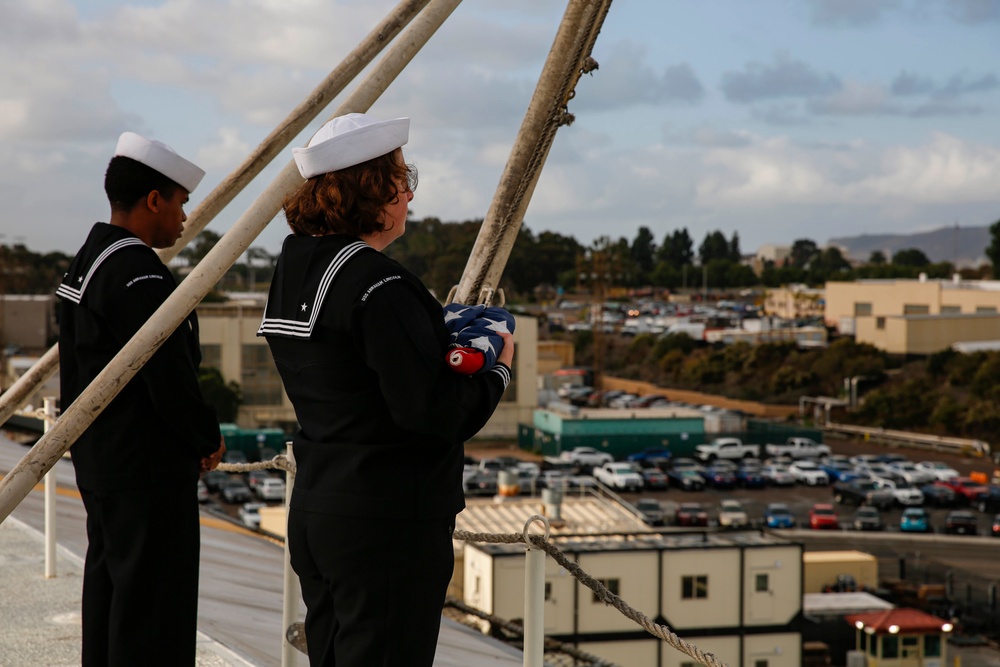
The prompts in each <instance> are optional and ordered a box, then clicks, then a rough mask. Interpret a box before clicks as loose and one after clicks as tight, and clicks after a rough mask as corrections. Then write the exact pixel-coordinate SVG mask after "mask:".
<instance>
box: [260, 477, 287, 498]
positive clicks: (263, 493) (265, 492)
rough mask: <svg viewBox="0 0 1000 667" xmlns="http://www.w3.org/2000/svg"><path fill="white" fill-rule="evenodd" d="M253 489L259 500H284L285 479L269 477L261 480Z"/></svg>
mask: <svg viewBox="0 0 1000 667" xmlns="http://www.w3.org/2000/svg"><path fill="white" fill-rule="evenodd" d="M254 491H255V492H256V494H257V497H258V498H260V499H261V500H284V499H285V480H283V479H278V478H277V477H269V478H267V479H265V480H261V481H260V483H258V484H257V488H256V489H254Z"/></svg>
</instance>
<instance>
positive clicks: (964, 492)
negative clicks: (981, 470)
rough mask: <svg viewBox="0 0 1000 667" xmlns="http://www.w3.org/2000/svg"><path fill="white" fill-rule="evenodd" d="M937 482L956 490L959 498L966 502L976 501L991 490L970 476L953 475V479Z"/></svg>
mask: <svg viewBox="0 0 1000 667" xmlns="http://www.w3.org/2000/svg"><path fill="white" fill-rule="evenodd" d="M937 483H938V484H943V485H944V486H947V487H948V488H949V489H951V490H952V491H954V492H955V495H956V496H957V497H958V500H959V501H960V502H964V503H974V502H976V501H977V500H979V497H980V496H981V495H983V494H984V493H988V492H989V487H987V486H986V485H985V484H982V483H980V482H977V481H975V480H974V479H972V478H970V477H952V478H951V479H946V480H939V481H938V482H937Z"/></svg>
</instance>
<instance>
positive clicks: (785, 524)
mask: <svg viewBox="0 0 1000 667" xmlns="http://www.w3.org/2000/svg"><path fill="white" fill-rule="evenodd" d="M764 524H765V525H767V527H768V528H795V515H793V514H792V512H791V510H789V509H788V505H785V504H784V503H771V504H770V505H768V506H767V509H766V510H765V511H764Z"/></svg>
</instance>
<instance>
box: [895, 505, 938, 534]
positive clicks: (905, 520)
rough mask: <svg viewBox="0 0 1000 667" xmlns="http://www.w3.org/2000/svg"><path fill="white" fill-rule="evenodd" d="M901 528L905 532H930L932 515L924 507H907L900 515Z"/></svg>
mask: <svg viewBox="0 0 1000 667" xmlns="http://www.w3.org/2000/svg"><path fill="white" fill-rule="evenodd" d="M899 529H900V530H901V531H903V532H904V533H929V532H931V518H930V515H929V514H927V510H925V509H924V508H923V507H907V508H906V509H905V510H903V515H902V516H901V517H899Z"/></svg>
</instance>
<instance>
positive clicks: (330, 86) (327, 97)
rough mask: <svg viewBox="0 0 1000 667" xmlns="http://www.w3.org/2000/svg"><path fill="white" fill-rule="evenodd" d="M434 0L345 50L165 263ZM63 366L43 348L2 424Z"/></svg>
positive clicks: (205, 203) (5, 408)
mask: <svg viewBox="0 0 1000 667" xmlns="http://www.w3.org/2000/svg"><path fill="white" fill-rule="evenodd" d="M429 2H430V0H402V1H401V2H400V3H399V4H398V5H396V7H395V8H393V10H392V11H391V12H390V13H389V14H388V15H387V16H386V17H385V18H384V19H383V20H382V22H381V23H379V24H378V25H377V26H375V28H374V29H373V30H372V31H371V32H370V33H368V35H367V36H365V38H364V39H363V40H362V41H361V42H360V43H359V44H358V46H356V47H355V48H354V50H353V51H351V52H350V53H349V54H347V57H346V58H344V60H343V61H342V62H341V63H340V64H339V65H337V67H336V68H335V69H334V70H333V71H332V72H330V74H329V75H327V77H326V78H325V79H324V80H323V81H322V82H321V83H320V84H319V85H318V86H316V88H314V89H313V91H312V92H311V93H309V96H308V97H306V99H305V100H303V101H302V102H301V103H300V104H299V105H298V106H297V107H295V109H294V110H293V111H292V112H291V113H290V114H289V115H288V116H287V117H286V118H285V119H284V120H283V121H282V122H281V123H280V124H279V125H278V126H277V127H276V128H275V129H274V130H273V131H272V132H271V133H270V134H269V135H267V137H266V138H265V139H264V141H262V142H261V143H260V144H259V145H258V146H257V148H256V149H254V151H253V152H252V153H250V155H248V156H247V158H246V159H245V160H244V161H243V163H242V164H240V166H238V167H237V168H236V169H234V170H233V171H232V173H230V174H229V176H227V177H226V178H225V179H223V180H222V182H220V183H219V184H218V185H217V186H216V187H215V189H214V190H212V192H210V193H209V194H208V196H207V197H205V199H203V200H202V201H201V203H200V204H198V206H197V207H196V208H195V209H194V211H192V212H191V215H190V216H188V221H187V224H186V225H185V227H184V233H183V234H182V235H181V238H180V239H179V240H178V241H177V243H175V244H174V245H173V246H171V247H170V248H164V249H163V250H160V251H158V254H159V256H160V259H162V260H163V263H164V264H166V263H167V262H169V261H170V260H171V259H173V258H174V257H176V256H177V255H178V254H179V253H180V251H181V250H182V249H184V247H185V246H187V244H188V243H190V241H191V239H193V238H194V237H195V236H197V235H198V234H200V233H201V231H202V230H203V229H205V227H206V226H207V225H208V223H210V222H211V221H212V220H213V219H214V218H215V216H217V215H218V214H219V212H220V211H222V209H223V208H225V207H226V206H227V205H228V204H229V203H230V202H231V201H232V200H233V199H235V198H236V195H238V194H239V193H240V192H241V191H242V190H243V189H244V188H245V187H246V186H247V185H248V184H249V183H250V181H251V180H253V179H254V177H256V176H257V175H258V174H259V173H260V172H261V171H263V169H264V167H266V166H267V165H268V164H269V163H270V162H271V161H272V160H273V159H274V157H275V156H276V155H278V153H280V152H281V151H282V150H284V149H285V148H287V147H288V144H289V143H291V141H292V139H294V138H295V137H296V136H297V135H298V134H299V132H301V131H302V130H304V129H305V128H306V127H307V126H308V125H309V123H311V122H312V121H313V120H315V118H316V116H318V115H319V114H320V113H321V112H322V111H323V109H324V108H325V107H326V106H327V105H329V104H330V101H331V100H333V98H335V97H336V96H337V95H339V94H340V93H341V92H343V90H344V89H345V88H346V87H347V85H348V84H349V83H350V82H351V81H353V80H354V79H355V78H356V77H357V76H358V74H360V73H361V71H362V70H363V69H364V68H365V67H367V66H368V65H369V64H370V63H371V62H372V61H373V60H374V59H375V57H376V56H377V55H378V54H379V53H380V52H381V51H382V50H383V49H384V48H385V46H386V45H387V44H388V43H389V42H391V41H392V40H393V38H395V37H396V36H397V35H398V34H399V33H400V32H401V31H402V30H403V28H405V27H406V26H407V24H409V23H410V21H412V20H413V17H414V16H416V15H417V14H418V13H419V12H420V11H421V10H422V9H423V8H424V7H426V6H427V4H428V3H429ZM58 368H59V349H58V345H53V346H52V347H51V348H49V350H48V351H47V352H46V353H45V354H43V355H42V356H41V357H40V358H39V359H38V361H37V362H35V364H34V365H33V366H32V367H31V369H30V370H29V371H28V372H27V373H25V374H24V375H22V376H21V377H20V378H18V380H17V381H16V382H15V383H14V384H13V385H11V386H10V388H9V389H7V391H5V392H4V393H3V394H0V424H3V423H5V422H6V421H7V420H8V419H9V418H10V416H11V415H13V414H14V413H15V412H17V410H18V409H20V407H21V406H22V405H24V403H25V402H26V401H27V400H28V398H29V397H30V396H31V395H32V394H33V393H34V392H35V391H37V390H38V388H39V387H40V386H42V385H43V384H44V383H45V382H47V381H48V380H49V378H51V377H52V376H53V375H55V372H56V370H57V369H58Z"/></svg>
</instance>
